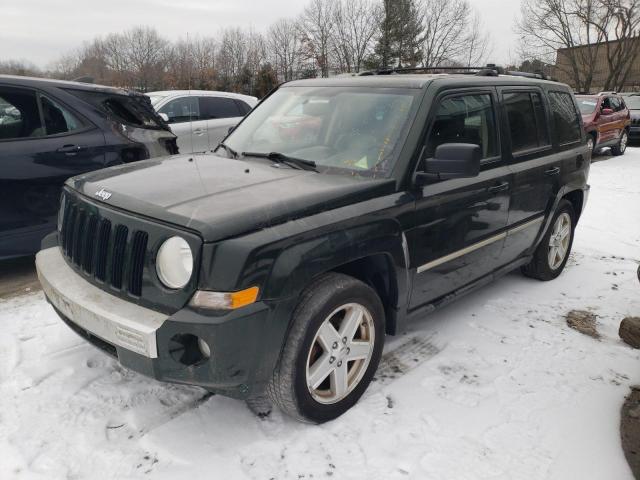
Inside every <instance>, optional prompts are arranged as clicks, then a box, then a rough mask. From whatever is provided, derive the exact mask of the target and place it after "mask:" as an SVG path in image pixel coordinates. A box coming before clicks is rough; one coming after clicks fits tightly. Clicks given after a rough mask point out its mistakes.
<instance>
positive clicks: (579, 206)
mask: <svg viewBox="0 0 640 480" xmlns="http://www.w3.org/2000/svg"><path fill="white" fill-rule="evenodd" d="M562 199H563V200H567V201H569V202H570V203H571V205H573V210H574V211H575V213H576V221H578V220H580V217H581V216H582V210H583V208H584V192H583V191H582V190H573V191H572V192H569V193H566V194H565V195H564V196H563V197H562Z"/></svg>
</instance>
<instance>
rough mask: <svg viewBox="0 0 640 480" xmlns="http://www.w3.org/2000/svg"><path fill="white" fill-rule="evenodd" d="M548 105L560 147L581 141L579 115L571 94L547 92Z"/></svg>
mask: <svg viewBox="0 0 640 480" xmlns="http://www.w3.org/2000/svg"><path fill="white" fill-rule="evenodd" d="M549 105H550V106H551V113H552V114H553V123H554V126H555V128H554V133H555V136H556V140H557V142H558V143H559V144H560V145H566V144H569V143H574V142H579V141H580V140H581V139H582V132H581V127H580V114H579V112H578V111H577V110H576V106H575V103H574V102H573V97H572V96H571V94H569V93H566V92H549Z"/></svg>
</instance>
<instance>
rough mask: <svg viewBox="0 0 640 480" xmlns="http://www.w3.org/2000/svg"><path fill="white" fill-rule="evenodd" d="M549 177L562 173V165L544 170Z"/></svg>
mask: <svg viewBox="0 0 640 480" xmlns="http://www.w3.org/2000/svg"><path fill="white" fill-rule="evenodd" d="M544 174H545V175H546V176H547V177H555V176H556V175H560V167H555V168H551V169H549V170H547V171H546V172H544Z"/></svg>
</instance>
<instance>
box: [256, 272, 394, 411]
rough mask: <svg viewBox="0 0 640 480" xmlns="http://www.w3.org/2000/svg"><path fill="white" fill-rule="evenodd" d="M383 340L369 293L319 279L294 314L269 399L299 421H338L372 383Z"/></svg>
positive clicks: (360, 286) (339, 279) (341, 280)
mask: <svg viewBox="0 0 640 480" xmlns="http://www.w3.org/2000/svg"><path fill="white" fill-rule="evenodd" d="M384 334H385V328H384V309H383V307H382V302H381V301H380V298H379V297H378V295H377V294H376V292H375V291H374V290H373V289H372V288H371V287H369V286H368V285H366V284H365V283H363V282H361V281H359V280H357V279H355V278H353V277H349V276H347V275H342V274H338V273H330V274H326V275H323V276H322V277H320V278H319V279H318V280H316V281H315V282H314V283H313V284H312V285H310V286H309V287H308V288H307V289H306V290H305V291H304V293H303V294H302V296H301V299H300V303H299V304H298V306H297V307H296V309H295V312H294V314H293V320H292V326H291V329H290V331H289V333H288V336H287V340H286V343H285V346H284V350H283V352H282V354H281V357H280V361H279V362H278V365H277V367H276V369H275V371H274V374H273V379H272V381H271V383H270V385H269V388H268V392H269V397H270V398H271V400H272V401H273V403H274V404H275V405H277V406H278V407H279V408H280V409H281V410H283V411H284V412H285V413H286V414H288V415H290V416H292V417H294V418H296V419H298V420H302V421H306V422H311V423H323V422H326V421H329V420H333V419H334V418H337V417H339V416H340V415H342V414H343V413H345V412H346V411H347V410H349V409H350V408H351V407H352V406H353V405H355V404H356V402H357V401H358V400H359V398H360V397H361V396H362V394H363V393H364V392H365V390H366V389H367V387H368V386H369V383H371V380H372V378H373V375H374V373H375V371H376V369H377V368H378V364H379V363H380V357H381V355H382V348H383V346H384Z"/></svg>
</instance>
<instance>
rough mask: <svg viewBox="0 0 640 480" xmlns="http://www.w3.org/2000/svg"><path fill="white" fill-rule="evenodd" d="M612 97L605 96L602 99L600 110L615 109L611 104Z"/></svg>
mask: <svg viewBox="0 0 640 480" xmlns="http://www.w3.org/2000/svg"><path fill="white" fill-rule="evenodd" d="M612 100H613V99H612V98H611V97H607V98H605V99H604V100H603V101H602V110H604V109H605V108H610V109H611V110H613V111H615V108H614V106H613V101H612Z"/></svg>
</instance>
